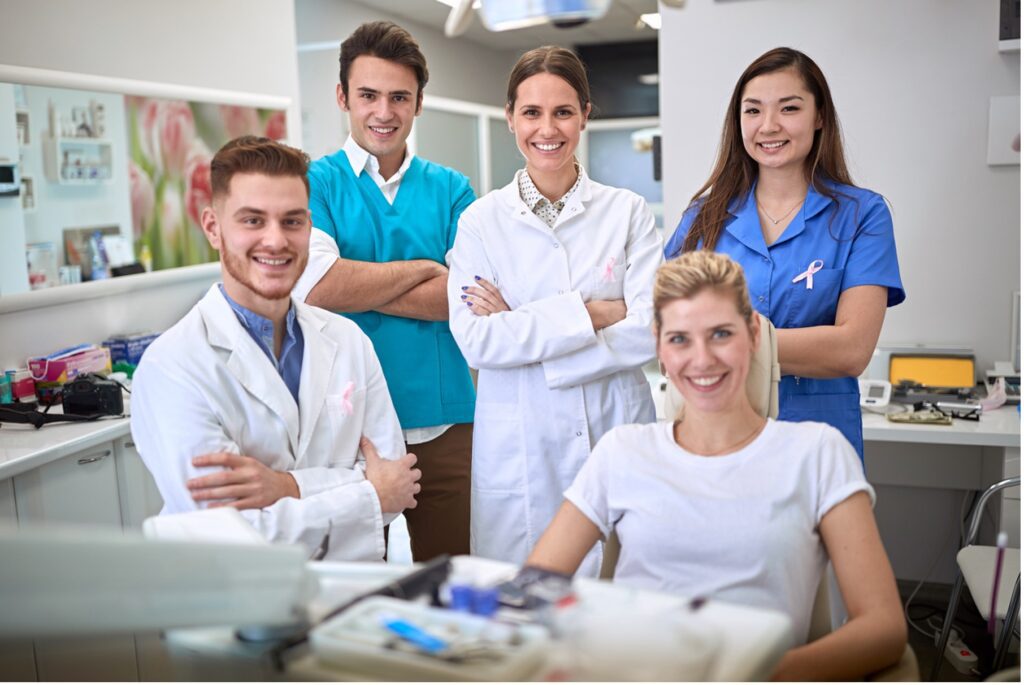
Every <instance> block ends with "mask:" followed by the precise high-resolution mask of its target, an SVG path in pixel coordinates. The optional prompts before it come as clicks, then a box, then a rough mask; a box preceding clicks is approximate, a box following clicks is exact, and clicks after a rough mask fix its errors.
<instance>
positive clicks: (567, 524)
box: [526, 500, 601, 575]
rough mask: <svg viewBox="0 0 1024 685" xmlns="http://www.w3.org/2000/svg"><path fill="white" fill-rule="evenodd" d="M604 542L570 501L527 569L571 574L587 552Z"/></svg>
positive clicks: (547, 533) (546, 532) (537, 549)
mask: <svg viewBox="0 0 1024 685" xmlns="http://www.w3.org/2000/svg"><path fill="white" fill-rule="evenodd" d="M600 539H601V531H600V530H598V527H597V526H595V525H594V523H593V522H592V521H591V520H590V519H588V518H587V517H586V516H584V515H583V512H581V511H580V510H579V509H578V508H576V505H575V504H573V503H572V502H569V501H568V500H566V501H563V502H562V506H561V507H560V508H559V510H558V513H557V514H555V518H554V519H552V521H551V524H550V525H549V526H548V528H547V530H545V531H544V534H543V535H541V536H540V540H538V541H537V546H536V547H534V548H533V551H532V552H530V556H529V557H528V558H527V559H526V565H527V566H537V567H540V568H545V569H547V570H549V571H558V572H559V573H565V574H569V575H572V574H573V573H576V569H578V568H579V566H580V564H581V563H582V562H583V558H584V557H585V556H587V552H589V551H590V549H591V548H592V547H593V546H594V545H595V544H596V543H597V541H598V540H600Z"/></svg>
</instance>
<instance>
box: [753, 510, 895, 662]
mask: <svg viewBox="0 0 1024 685" xmlns="http://www.w3.org/2000/svg"><path fill="white" fill-rule="evenodd" d="M819 530H820V532H821V537H822V540H823V541H824V543H825V547H826V549H827V550H828V555H829V558H830V559H831V560H832V566H833V567H834V568H835V571H836V579H837V580H838V581H839V588H840V591H841V592H842V596H843V602H844V603H845V604H846V609H847V612H848V613H849V616H850V618H849V620H848V621H847V622H846V623H845V624H844V625H843V626H842V627H841V628H839V629H838V630H836V631H834V632H832V633H829V634H828V635H826V636H825V637H823V638H821V639H820V640H815V641H814V642H812V643H810V644H807V645H803V646H802V647H797V648H796V649H791V650H790V651H788V652H787V653H786V654H785V655H784V656H783V658H782V661H780V662H779V664H778V666H777V667H776V669H775V673H774V674H773V676H772V677H773V679H774V680H857V679H861V678H863V677H864V676H865V675H868V674H870V673H875V672H878V671H880V670H882V669H883V668H885V667H887V666H890V665H892V664H894V663H896V662H897V661H898V660H899V658H900V656H901V655H902V654H903V650H904V647H905V646H906V643H907V626H906V621H905V619H904V617H903V607H902V605H901V603H900V597H899V592H898V591H897V589H896V579H895V577H894V576H893V572H892V567H891V566H890V565H889V558H888V557H887V556H886V554H885V548H884V547H883V546H882V539H881V537H880V536H879V534H878V527H877V526H876V524H875V517H874V514H873V513H872V511H871V501H870V499H869V498H868V495H867V493H864V492H858V493H855V494H854V495H852V496H850V497H849V498H847V499H845V500H843V501H842V502H840V503H839V504H837V505H836V506H835V507H833V508H832V509H831V510H830V511H829V512H828V513H827V514H825V516H824V517H823V518H822V520H821V524H820V525H819ZM813 591H814V588H808V592H813Z"/></svg>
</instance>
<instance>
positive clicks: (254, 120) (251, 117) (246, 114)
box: [220, 105, 263, 140]
mask: <svg viewBox="0 0 1024 685" xmlns="http://www.w3.org/2000/svg"><path fill="white" fill-rule="evenodd" d="M220 118H221V121H223V122H224V130H225V131H226V132H227V134H228V138H230V139H232V140H233V139H235V138H238V137H239V136H258V135H262V133H263V127H262V126H261V125H260V115H259V113H258V112H257V111H256V108H255V107H241V106H238V105H221V106H220Z"/></svg>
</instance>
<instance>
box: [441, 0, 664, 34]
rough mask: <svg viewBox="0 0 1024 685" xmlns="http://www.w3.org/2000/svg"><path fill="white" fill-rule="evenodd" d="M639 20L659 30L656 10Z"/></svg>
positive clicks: (659, 23) (641, 16)
mask: <svg viewBox="0 0 1024 685" xmlns="http://www.w3.org/2000/svg"><path fill="white" fill-rule="evenodd" d="M442 1H443V0H442ZM640 21H642V22H643V23H645V24H647V25H648V26H650V27H651V28H652V29H654V30H655V31H660V30H661V15H660V14H659V13H657V12H652V13H650V14H641V15H640Z"/></svg>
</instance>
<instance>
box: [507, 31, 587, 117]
mask: <svg viewBox="0 0 1024 685" xmlns="http://www.w3.org/2000/svg"><path fill="white" fill-rule="evenodd" d="M537 74H554V75H555V76H558V77H559V78H561V79H562V80H564V81H565V82H566V83H568V84H569V85H570V86H572V89H573V90H575V91H576V97H577V98H579V101H580V109H581V110H583V113H584V114H586V109H587V105H588V104H590V82H589V81H588V80H587V69H586V67H584V66H583V62H582V61H581V60H580V58H579V57H577V56H576V53H575V52H573V51H572V50H567V49H565V48H560V47H558V46H557V45H545V46H544V47H540V48H534V49H533V50H530V51H529V52H524V53H523V55H522V57H520V58H519V61H518V62H516V65H515V66H514V67H512V73H511V74H509V76H508V93H507V95H506V99H505V106H506V107H508V109H509V110H511V109H512V108H513V107H514V106H515V104H516V91H517V90H518V89H519V84H520V83H522V82H523V81H525V80H526V79H528V78H530V77H531V76H536V75H537Z"/></svg>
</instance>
